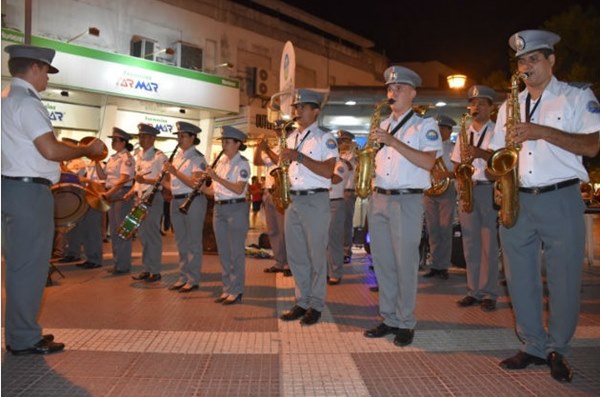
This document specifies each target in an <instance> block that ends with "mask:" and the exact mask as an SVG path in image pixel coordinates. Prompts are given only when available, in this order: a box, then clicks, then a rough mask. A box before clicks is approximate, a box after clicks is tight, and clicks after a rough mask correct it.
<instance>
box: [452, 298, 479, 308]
mask: <svg viewBox="0 0 600 397" xmlns="http://www.w3.org/2000/svg"><path fill="white" fill-rule="evenodd" d="M456 304H458V306H460V307H469V306H473V305H477V304H479V300H477V299H475V298H473V297H472V296H469V295H467V296H465V297H464V298H462V299H461V300H459V301H457V302H456Z"/></svg>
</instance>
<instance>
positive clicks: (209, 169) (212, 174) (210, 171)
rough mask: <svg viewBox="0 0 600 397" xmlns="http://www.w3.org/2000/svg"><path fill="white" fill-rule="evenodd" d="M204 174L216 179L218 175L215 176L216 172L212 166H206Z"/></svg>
mask: <svg viewBox="0 0 600 397" xmlns="http://www.w3.org/2000/svg"><path fill="white" fill-rule="evenodd" d="M205 174H206V175H207V176H208V177H209V178H212V179H216V178H217V177H218V176H217V173H216V172H215V170H214V168H213V167H210V166H209V167H206V172H205Z"/></svg>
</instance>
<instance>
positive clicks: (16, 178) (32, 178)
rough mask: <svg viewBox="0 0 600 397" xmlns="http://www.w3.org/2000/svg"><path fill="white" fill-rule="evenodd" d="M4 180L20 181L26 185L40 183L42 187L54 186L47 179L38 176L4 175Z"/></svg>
mask: <svg viewBox="0 0 600 397" xmlns="http://www.w3.org/2000/svg"><path fill="white" fill-rule="evenodd" d="M2 179H8V180H11V181H19V182H26V183H39V184H41V185H46V186H52V182H50V181H49V180H48V179H46V178H38V177H36V176H6V175H2Z"/></svg>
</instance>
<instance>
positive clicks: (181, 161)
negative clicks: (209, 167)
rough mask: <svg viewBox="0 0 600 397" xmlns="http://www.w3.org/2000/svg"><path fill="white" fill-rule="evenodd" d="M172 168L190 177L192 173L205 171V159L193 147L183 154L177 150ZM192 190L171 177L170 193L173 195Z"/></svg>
mask: <svg viewBox="0 0 600 397" xmlns="http://www.w3.org/2000/svg"><path fill="white" fill-rule="evenodd" d="M173 167H175V168H176V169H177V170H178V171H179V172H181V173H183V174H184V175H187V176H191V175H192V174H193V173H194V172H200V171H206V158H204V155H203V154H202V153H200V152H199V151H197V150H196V148H195V147H193V146H192V147H190V148H188V149H187V150H186V151H185V152H184V151H183V150H182V149H177V154H176V155H175V157H174V158H173ZM192 190H193V189H192V188H191V187H189V186H188V185H186V184H185V183H183V182H182V181H181V180H180V179H179V178H177V177H176V176H175V175H171V192H173V194H174V195H176V194H187V193H191V192H192Z"/></svg>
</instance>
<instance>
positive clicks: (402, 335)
mask: <svg viewBox="0 0 600 397" xmlns="http://www.w3.org/2000/svg"><path fill="white" fill-rule="evenodd" d="M414 337H415V330H414V329H408V328H399V329H398V333H397V334H396V337H395V338H394V345H396V346H407V345H410V344H411V343H412V341H413V338H414Z"/></svg>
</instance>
